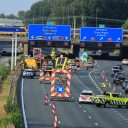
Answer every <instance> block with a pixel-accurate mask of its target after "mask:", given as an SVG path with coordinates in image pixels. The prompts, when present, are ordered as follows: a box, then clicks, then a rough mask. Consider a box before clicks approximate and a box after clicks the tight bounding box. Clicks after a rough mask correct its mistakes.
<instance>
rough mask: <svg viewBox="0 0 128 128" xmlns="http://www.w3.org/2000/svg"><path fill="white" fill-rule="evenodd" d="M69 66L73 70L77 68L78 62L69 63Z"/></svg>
mask: <svg viewBox="0 0 128 128" xmlns="http://www.w3.org/2000/svg"><path fill="white" fill-rule="evenodd" d="M69 68H70V69H71V70H74V71H76V70H77V67H76V64H75V63H70V64H69Z"/></svg>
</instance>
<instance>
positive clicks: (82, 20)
mask: <svg viewBox="0 0 128 128" xmlns="http://www.w3.org/2000/svg"><path fill="white" fill-rule="evenodd" d="M81 26H82V27H84V17H83V16H81Z"/></svg>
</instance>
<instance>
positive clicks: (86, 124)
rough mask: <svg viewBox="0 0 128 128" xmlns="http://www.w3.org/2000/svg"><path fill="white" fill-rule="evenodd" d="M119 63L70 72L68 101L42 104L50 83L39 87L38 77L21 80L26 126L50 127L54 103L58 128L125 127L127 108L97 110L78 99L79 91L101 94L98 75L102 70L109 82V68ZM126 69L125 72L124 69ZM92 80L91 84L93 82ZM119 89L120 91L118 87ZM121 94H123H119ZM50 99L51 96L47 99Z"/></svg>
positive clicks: (98, 64)
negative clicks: (86, 90)
mask: <svg viewBox="0 0 128 128" xmlns="http://www.w3.org/2000/svg"><path fill="white" fill-rule="evenodd" d="M119 63H120V62H118V61H101V60H99V61H97V65H96V68H95V69H93V70H92V69H89V70H86V69H82V70H79V71H77V72H76V73H73V75H72V79H71V99H70V101H69V102H65V101H49V105H44V96H45V93H48V97H49V93H50V85H49V84H42V85H41V84H40V83H39V80H38V79H37V78H35V79H22V80H23V81H22V87H23V88H22V90H21V95H23V99H22V102H23V103H22V104H23V105H24V110H25V111H24V117H25V118H26V120H25V123H26V126H27V127H28V128H51V127H53V115H52V109H51V106H50V105H51V104H52V103H55V104H56V113H57V115H58V120H59V124H60V128H128V109H126V108H117V107H111V108H102V107H101V108H97V107H96V106H95V105H92V104H79V103H78V98H79V95H80V93H81V91H82V90H84V89H89V90H93V92H94V93H95V94H101V92H100V90H99V88H100V87H101V84H100V83H101V77H100V74H101V72H102V70H103V69H104V71H105V74H106V76H107V78H108V80H109V81H111V78H110V75H111V68H112V66H113V65H115V64H119ZM127 68H128V67H125V68H124V70H127ZM92 80H93V81H92ZM117 88H118V90H120V91H122V89H121V88H120V87H117ZM122 93H124V92H123V91H122ZM49 99H50V97H49Z"/></svg>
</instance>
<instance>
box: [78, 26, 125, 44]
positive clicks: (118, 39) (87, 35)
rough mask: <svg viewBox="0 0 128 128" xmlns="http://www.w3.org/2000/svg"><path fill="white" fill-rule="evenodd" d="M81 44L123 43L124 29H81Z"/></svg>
mask: <svg viewBox="0 0 128 128" xmlns="http://www.w3.org/2000/svg"><path fill="white" fill-rule="evenodd" d="M80 42H110V43H111V42H112V43H122V42H123V29H122V28H98V27H81V28H80Z"/></svg>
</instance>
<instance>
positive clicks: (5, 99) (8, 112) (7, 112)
mask: <svg viewBox="0 0 128 128" xmlns="http://www.w3.org/2000/svg"><path fill="white" fill-rule="evenodd" d="M21 60H22V56H20V57H18V62H20V61H21ZM19 70H20V69H19ZM15 73H16V74H17V70H16V67H15V69H14V70H13V71H10V66H8V67H0V91H1V92H0V128H14V127H15V128H22V115H21V111H20V108H19V105H18V102H17V97H16V96H17V95H16V94H15V93H16V90H15V88H14V97H13V96H11V95H9V92H10V87H11V86H10V85H11V81H12V79H13V76H14V75H16V74H15ZM16 76H17V78H16V79H15V80H14V81H13V82H15V84H14V85H17V81H18V79H19V75H16Z"/></svg>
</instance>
